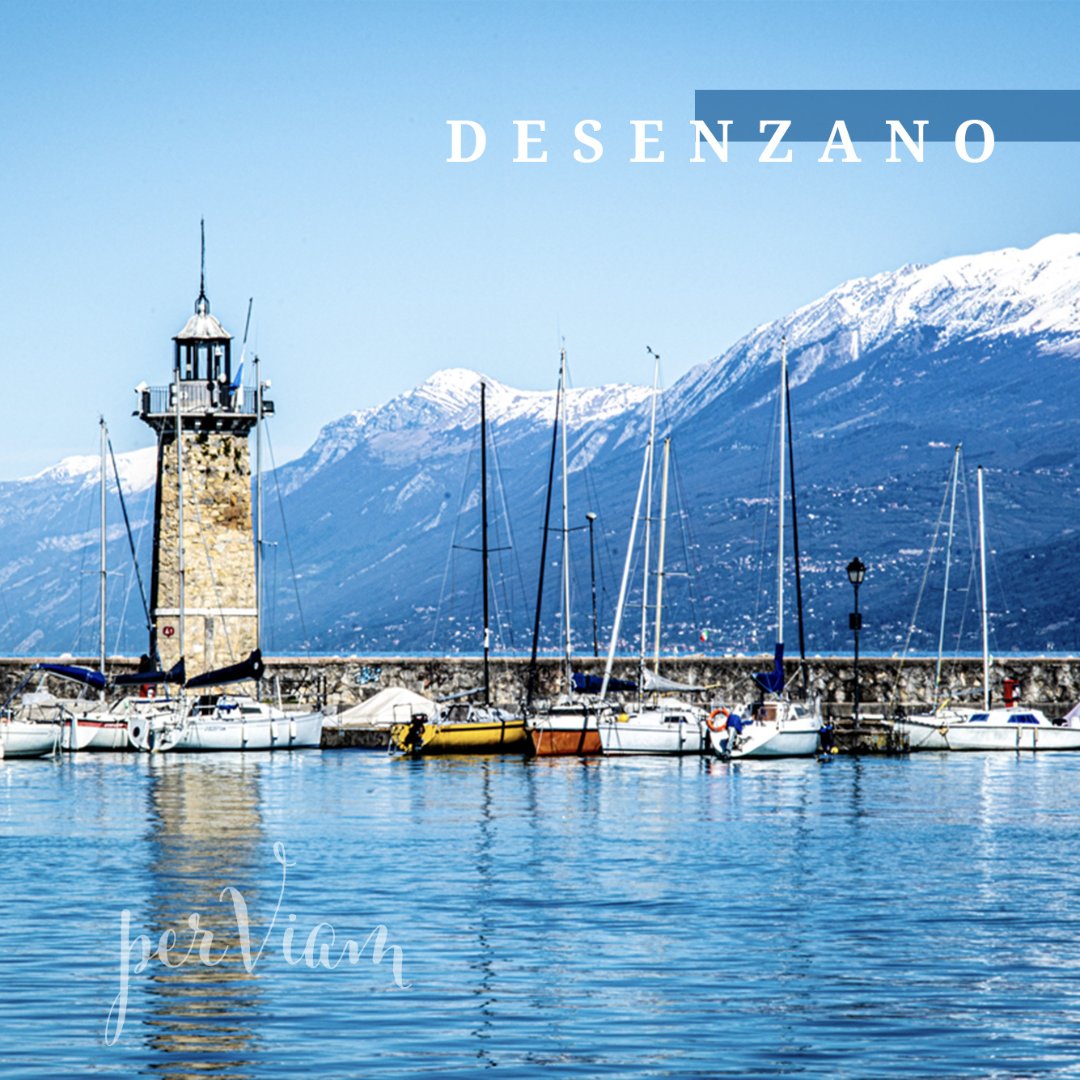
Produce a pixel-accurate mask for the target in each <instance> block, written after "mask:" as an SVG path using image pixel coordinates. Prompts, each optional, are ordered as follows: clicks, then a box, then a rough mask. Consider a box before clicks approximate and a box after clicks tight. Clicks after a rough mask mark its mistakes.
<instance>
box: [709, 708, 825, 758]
mask: <svg viewBox="0 0 1080 1080" xmlns="http://www.w3.org/2000/svg"><path fill="white" fill-rule="evenodd" d="M728 715H729V716H731V718H732V723H731V726H725V725H727V724H728V720H727V718H726V717H724V716H722V715H721V716H717V714H715V713H714V714H713V717H712V718H710V724H711V725H712V726H711V727H710V728H709V743H710V746H711V748H712V750H713V752H714V753H715V754H717V755H718V756H720V757H725V758H732V759H736V758H783V757H813V756H814V754H816V753H817V750H818V731H819V730H820V728H821V714H820V712H819V711H818V707H817V706H816V705H814V704H807V703H802V702H792V701H788V700H786V699H780V700H775V701H768V702H765V703H764V704H759V705H747V706H744V707H743V708H742V709H740V710H737V712H736V714H728ZM734 715H738V716H739V717H752V718H753V719H750V720H743V721H742V725H743V726H742V731H739V730H737V727H736V725H735V724H734V723H733V720H734ZM716 726H720V727H721V730H719V731H717V730H715V727H716Z"/></svg>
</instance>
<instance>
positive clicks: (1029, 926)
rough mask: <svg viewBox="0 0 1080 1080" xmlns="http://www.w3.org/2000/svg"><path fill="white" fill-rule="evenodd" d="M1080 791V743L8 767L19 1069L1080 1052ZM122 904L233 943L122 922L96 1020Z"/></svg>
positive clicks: (329, 1072)
mask: <svg viewBox="0 0 1080 1080" xmlns="http://www.w3.org/2000/svg"><path fill="white" fill-rule="evenodd" d="M1078 789H1080V755H1076V756H1070V755H1067V754H1065V755H1052V754H1044V755H1039V756H1026V757H1018V756H1011V755H1007V754H1001V755H986V756H981V755H954V756H948V755H921V756H919V755H917V756H913V757H911V758H910V759H902V758H895V759H880V760H876V759H863V760H861V761H858V760H847V759H842V760H835V761H833V762H831V763H829V764H827V765H825V766H821V765H818V764H816V763H810V762H801V761H789V762H775V763H758V764H750V763H739V764H732V765H725V764H721V763H715V762H702V761H698V760H689V759H688V760H684V761H677V760H672V761H666V760H645V759H642V760H617V759H614V760H613V759H608V760H597V761H593V762H589V763H585V764H583V763H582V762H580V761H575V760H553V761H546V762H533V763H530V764H524V763H522V762H521V761H520V760H513V759H486V760H480V759H475V760H457V761H453V760H445V761H438V760H428V761H402V760H394V759H390V758H388V757H387V756H385V755H383V754H377V753H367V752H339V753H322V754H320V753H319V752H317V751H313V752H308V753H296V754H292V755H287V754H281V755H272V756H271V755H264V756H259V755H247V756H241V755H237V756H205V757H196V756H169V755H166V756H164V757H161V758H155V759H150V758H147V757H128V756H126V755H124V756H116V757H108V756H104V755H101V756H88V755H80V756H79V757H77V758H76V759H69V760H65V761H63V762H60V763H54V762H31V761H11V762H0V844H2V848H0V852H2V860H3V869H2V877H0V957H2V960H0V963H2V969H0V970H2V978H3V983H2V986H0V1075H2V1076H4V1077H35V1078H36V1077H41V1078H46V1077H47V1078H50V1080H52V1078H56V1077H64V1076H73V1075H81V1074H93V1075H97V1076H104V1077H110V1076H118V1077H130V1076H154V1077H165V1078H181V1077H205V1076H211V1075H212V1076H219V1077H230V1078H235V1080H241V1078H258V1077H296V1076H301V1075H318V1076H328V1077H355V1076H364V1077H367V1076H421V1075H430V1074H432V1073H436V1072H437V1073H439V1074H441V1075H449V1076H479V1075H480V1074H481V1073H485V1072H487V1071H488V1070H489V1069H493V1068H496V1067H497V1068H498V1069H499V1075H504V1076H536V1075H538V1074H540V1072H541V1071H543V1072H544V1073H545V1074H549V1075H553V1076H599V1075H604V1076H656V1077H660V1076H680V1077H691V1076H700V1077H706V1076H709V1077H712V1076H739V1077H744V1076H769V1077H773V1076H779V1075H797V1076H821V1077H824V1076H829V1077H833V1076H840V1077H886V1076H888V1077H892V1076H904V1077H919V1076H1002V1077H1005V1076H1054V1077H1058V1076H1061V1077H1064V1076H1070V1077H1071V1076H1080V889H1078V887H1077V885H1078V879H1077V869H1078V867H1080V854H1078V851H1077V840H1078V836H1080V829H1078V825H1080V809H1078V801H1077V797H1076V793H1077V791H1078ZM276 844H280V845H284V851H285V853H286V856H287V859H288V861H289V863H291V864H292V865H290V867H289V868H288V875H287V880H286V883H285V886H284V895H283V897H281V898H280V905H279V897H280V893H281V889H282V878H281V874H282V867H281V866H280V864H279V863H278V862H277V861H276V859H275V853H274V847H275V845H276ZM229 886H231V887H233V888H235V889H236V890H238V893H239V894H240V895H242V897H243V902H244V903H246V905H247V908H248V911H249V914H250V919H251V924H252V926H251V935H252V938H253V945H252V951H253V952H257V950H258V945H259V943H260V942H261V941H262V938H263V937H264V935H265V934H266V931H267V927H268V924H269V922H270V919H271V917H273V916H274V912H275V907H276V906H279V910H278V914H277V916H276V919H275V922H274V928H273V930H272V931H271V932H270V934H269V937H268V938H267V941H266V945H265V948H264V950H263V952H262V954H261V956H259V957H258V959H257V962H255V963H253V965H252V970H251V971H248V970H247V968H246V967H245V966H244V965H243V963H242V962H241V959H242V957H241V954H240V950H239V935H238V929H237V918H236V914H235V909H234V903H233V901H232V899H231V898H230V894H226V895H225V898H224V900H222V899H221V892H222V890H223V889H224V888H226V887H229ZM124 910H126V911H128V912H130V931H129V937H130V938H131V939H134V938H135V937H136V936H137V935H138V934H142V933H145V934H148V935H151V936H152V937H153V941H154V947H155V948H156V947H157V942H158V937H159V935H160V934H161V933H162V932H163V931H165V930H167V929H168V928H172V929H173V930H174V931H176V933H177V941H178V944H177V945H176V947H175V951H173V952H171V953H168V952H167V953H165V957H166V959H171V960H172V961H173V962H174V963H176V962H178V961H179V959H180V958H181V957H182V956H183V955H184V953H185V952H186V950H187V947H188V945H190V943H191V940H192V933H191V930H190V928H189V923H188V920H189V917H190V916H192V914H193V913H197V914H198V916H199V925H200V927H201V928H203V929H207V930H210V931H211V932H212V933H213V934H214V951H213V953H212V954H209V958H213V957H214V956H216V955H217V954H218V953H219V952H220V951H221V950H222V949H224V947H225V946H226V945H227V946H229V953H228V955H227V956H226V959H225V960H223V961H221V962H220V963H218V964H217V965H215V966H209V965H206V964H203V963H201V962H199V960H198V957H197V954H196V955H193V956H192V959H191V960H189V961H188V962H187V963H184V964H182V965H180V966H177V967H175V968H169V967H167V966H165V964H163V963H162V962H161V960H160V959H159V958H158V957H157V955H154V956H153V957H152V958H151V959H150V961H149V963H148V964H147V965H146V967H145V970H142V971H136V970H135V968H136V964H137V962H138V960H139V959H140V956H141V953H140V952H139V949H138V947H136V948H135V949H134V950H133V951H132V952H131V955H130V957H129V958H128V963H127V970H128V972H129V975H128V980H129V981H128V995H127V1012H126V1016H125V1019H124V1026H123V1028H122V1030H121V1031H120V1033H119V1037H118V1038H117V1040H116V1042H115V1045H108V1044H107V1042H106V1038H105V1035H106V1019H107V1017H108V1015H109V1010H110V1006H112V1005H113V1004H114V1001H116V999H117V998H118V995H119V993H120V988H121V967H122V964H121V912H122V911H124ZM290 915H291V916H293V918H291V919H290ZM320 922H323V923H327V924H329V926H332V927H333V932H334V933H336V935H337V937H336V943H335V945H334V947H333V948H332V949H328V951H327V957H328V960H330V961H331V962H332V961H334V960H336V959H337V957H338V954H339V953H340V949H341V945H342V942H343V940H344V939H345V938H352V939H354V940H355V941H357V942H358V943H363V942H364V941H365V939H367V938H368V935H369V934H370V933H371V931H372V930H373V929H374V928H375V927H377V926H379V925H382V926H385V927H386V929H387V932H388V938H387V941H386V944H387V945H394V944H396V945H398V946H400V949H401V953H402V959H403V966H402V974H403V978H404V981H406V982H407V983H409V984H410V985H409V988H408V989H399V988H398V987H397V986H396V985H395V980H394V972H393V967H392V954H391V953H387V954H386V955H384V957H383V959H382V961H381V962H380V963H378V964H374V963H373V962H372V947H373V942H369V943H368V944H367V945H366V947H365V948H364V950H363V951H362V952H361V954H360V955H359V958H358V962H357V963H356V964H350V963H349V962H348V958H346V960H345V961H344V962H343V963H342V964H340V965H339V966H338V967H337V968H335V969H333V970H328V969H327V968H325V967H321V966H318V965H317V964H316V966H314V967H313V966H309V964H308V963H306V962H305V960H304V956H303V954H304V945H305V942H306V941H307V939H308V935H309V934H310V933H311V932H312V930H313V929H315V930H316V931H317V933H318V935H319V936H318V938H317V939H316V941H315V944H314V951H313V953H312V954H311V960H312V963H316V962H317V960H318V958H319V951H318V946H319V945H321V944H324V943H326V944H328V943H329V942H330V939H331V931H330V929H329V927H323V928H322V929H318V928H317V924H318V923H320ZM286 929H291V932H292V935H293V946H292V954H291V955H292V959H293V960H294V961H296V962H295V963H293V964H290V963H288V962H287V960H286V958H285V956H284V955H283V931H284V930H286ZM115 1017H116V1011H115V1010H114V1020H115ZM113 1030H115V1029H113Z"/></svg>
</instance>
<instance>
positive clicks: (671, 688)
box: [644, 668, 705, 694]
mask: <svg viewBox="0 0 1080 1080" xmlns="http://www.w3.org/2000/svg"><path fill="white" fill-rule="evenodd" d="M644 682H645V692H646V693H648V694H679V693H684V694H685V693H694V692H695V691H699V690H704V689H705V687H703V686H693V685H691V684H690V683H681V682H676V681H675V680H674V679H666V678H664V676H663V675H657V673H656V672H655V671H650V670H649V669H648V668H645V680H644Z"/></svg>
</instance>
